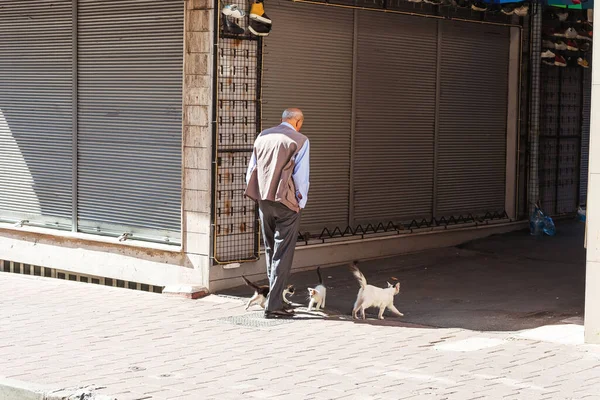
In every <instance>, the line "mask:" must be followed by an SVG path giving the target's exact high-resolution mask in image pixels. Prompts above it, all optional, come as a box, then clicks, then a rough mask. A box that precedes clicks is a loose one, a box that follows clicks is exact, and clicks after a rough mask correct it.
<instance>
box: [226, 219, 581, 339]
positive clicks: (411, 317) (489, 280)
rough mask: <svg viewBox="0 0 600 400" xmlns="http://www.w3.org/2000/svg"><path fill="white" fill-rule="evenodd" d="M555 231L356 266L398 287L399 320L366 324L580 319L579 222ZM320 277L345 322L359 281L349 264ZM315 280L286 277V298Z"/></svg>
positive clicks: (519, 324)
mask: <svg viewBox="0 0 600 400" xmlns="http://www.w3.org/2000/svg"><path fill="white" fill-rule="evenodd" d="M557 232H558V233H557V235H556V236H555V237H547V236H546V237H541V238H535V237H532V236H530V235H529V232H528V231H520V232H513V233H509V234H504V235H497V236H492V237H489V238H486V239H482V240H478V241H473V242H470V243H467V244H464V245H461V246H458V247H453V248H446V249H437V250H430V251H426V252H422V253H418V254H409V255H405V256H399V257H393V258H388V259H382V260H374V261H368V262H364V263H361V264H360V265H359V267H360V269H361V271H362V272H363V273H364V274H365V276H366V278H367V280H368V282H369V283H370V284H373V285H376V286H380V287H385V286H386V281H390V282H391V281H392V280H393V278H397V279H398V280H399V281H400V282H401V285H402V286H401V292H400V294H399V295H398V296H396V299H395V304H396V307H397V308H398V309H399V310H400V311H401V312H402V313H404V315H405V316H404V317H403V318H399V319H398V318H395V317H392V316H391V315H390V316H389V317H388V314H387V313H386V318H387V319H385V320H383V321H378V320H376V319H369V320H368V322H366V323H368V324H371V325H383V326H399V327H400V326H411V327H417V326H418V327H442V328H464V329H470V330H479V331H517V330H523V329H532V328H537V327H540V326H543V325H549V324H555V323H558V322H560V321H562V320H564V319H568V318H572V317H578V316H579V317H581V316H583V308H584V292H585V249H584V248H583V239H584V224H583V223H580V222H577V221H572V220H565V221H558V222H557ZM322 272H323V275H324V278H325V283H326V286H327V306H328V308H327V312H328V314H329V315H331V317H329V318H330V319H336V320H339V318H340V317H347V318H348V320H350V321H352V319H351V317H350V314H351V310H352V306H353V304H354V300H355V299H356V294H357V292H358V283H357V282H356V280H355V279H354V278H353V276H352V275H351V273H350V271H349V270H348V266H339V267H332V268H327V269H323V270H322ZM240 281H241V279H240ZM316 281H317V275H316V273H315V272H314V271H304V272H298V273H295V274H293V275H292V277H291V283H293V284H294V285H295V286H296V294H295V296H294V297H293V298H291V300H292V301H294V302H296V303H303V304H307V301H306V297H307V292H306V288H307V287H308V286H312V285H314V284H315V282H316ZM222 294H228V295H233V296H243V297H249V296H250V295H251V294H252V293H251V290H250V289H249V288H248V287H246V286H241V287H238V288H234V289H231V290H227V291H223V292H222ZM369 311H370V313H369ZM369 311H368V312H367V317H370V318H376V313H377V310H376V309H370V310H369ZM369 314H370V315H369ZM312 318H314V316H313V317H312ZM354 323H365V322H362V321H354Z"/></svg>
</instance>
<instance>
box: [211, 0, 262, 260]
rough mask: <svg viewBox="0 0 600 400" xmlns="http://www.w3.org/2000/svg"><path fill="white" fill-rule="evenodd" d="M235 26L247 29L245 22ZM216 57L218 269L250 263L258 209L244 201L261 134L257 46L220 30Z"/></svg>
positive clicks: (255, 250)
mask: <svg viewBox="0 0 600 400" xmlns="http://www.w3.org/2000/svg"><path fill="white" fill-rule="evenodd" d="M227 4H237V5H238V7H240V9H246V5H247V3H246V2H244V1H241V0H240V1H237V2H233V3H227ZM217 12H220V10H217ZM220 17H221V18H223V15H222V14H221V15H220ZM221 22H223V20H221ZM236 23H237V24H239V25H240V26H241V27H242V28H244V29H246V28H247V26H248V19H247V17H246V18H245V19H242V20H236ZM221 26H222V25H221ZM216 57H217V86H216V107H215V108H216V115H215V116H216V121H215V127H214V129H215V140H216V141H215V144H216V147H217V149H216V153H217V154H216V164H217V165H216V168H215V196H216V198H215V199H214V201H215V204H214V212H215V227H214V235H215V237H214V246H215V249H214V259H215V261H216V262H217V263H228V262H234V261H249V260H255V259H257V258H258V246H259V239H258V233H259V223H258V218H257V217H258V214H257V207H256V204H255V203H254V202H253V201H252V200H250V199H248V198H246V197H245V196H244V190H245V188H246V170H247V167H248V163H249V161H250V157H251V155H252V149H253V146H254V139H255V137H256V135H257V134H258V133H259V132H260V78H261V68H260V66H261V64H262V41H261V40H260V39H257V38H255V37H252V36H251V35H250V34H249V32H248V31H247V30H246V31H245V33H244V34H242V35H233V34H227V33H225V32H223V30H222V29H220V30H219V46H218V52H217V55H216Z"/></svg>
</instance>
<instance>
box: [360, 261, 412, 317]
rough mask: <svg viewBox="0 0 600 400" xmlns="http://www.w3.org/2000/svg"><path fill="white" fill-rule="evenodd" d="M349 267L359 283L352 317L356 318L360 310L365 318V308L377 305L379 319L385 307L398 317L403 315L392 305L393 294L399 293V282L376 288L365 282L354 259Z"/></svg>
mask: <svg viewBox="0 0 600 400" xmlns="http://www.w3.org/2000/svg"><path fill="white" fill-rule="evenodd" d="M350 269H351V271H352V274H354V276H355V277H356V279H357V280H358V283H359V284H360V290H359V291H358V296H357V297H356V302H355V303H354V308H353V309H352V318H355V319H356V318H358V317H357V314H358V312H359V311H360V312H361V315H362V319H366V318H365V309H367V308H369V307H379V319H383V312H384V311H385V309H386V308H387V309H388V310H390V311H391V312H393V313H394V314H396V315H397V316H399V317H403V316H404V314H402V313H401V312H400V311H398V309H397V308H396V307H395V306H394V296H396V295H397V294H398V293H400V282H398V283H396V284H395V285H392V284H391V283H389V282H388V283H387V284H388V287H387V288H386V289H383V288H378V287H376V286H373V285H369V284H367V279H366V278H365V276H364V275H363V274H362V272H360V270H359V269H358V263H357V262H356V261H355V262H354V263H353V264H352V266H351V267H350Z"/></svg>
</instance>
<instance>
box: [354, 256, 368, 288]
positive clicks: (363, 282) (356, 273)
mask: <svg viewBox="0 0 600 400" xmlns="http://www.w3.org/2000/svg"><path fill="white" fill-rule="evenodd" d="M350 271H352V274H353V275H354V277H355V278H356V279H357V280H358V283H359V284H360V287H361V288H364V287H365V286H367V278H365V276H364V275H363V274H362V272H360V270H359V269H358V263H357V262H356V261H354V262H353V263H352V266H351V267H350Z"/></svg>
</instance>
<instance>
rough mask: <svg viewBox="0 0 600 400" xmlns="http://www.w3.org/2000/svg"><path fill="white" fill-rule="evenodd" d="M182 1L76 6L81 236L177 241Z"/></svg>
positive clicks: (87, 1) (118, 0) (124, 0)
mask: <svg viewBox="0 0 600 400" xmlns="http://www.w3.org/2000/svg"><path fill="white" fill-rule="evenodd" d="M183 17H184V12H183V2H182V1H140V0H107V1H102V2H98V1H93V0H81V1H80V3H79V19H78V41H79V43H78V47H79V64H78V73H79V90H78V100H79V126H78V132H79V142H78V149H79V150H78V151H79V176H78V180H79V191H78V203H79V209H78V212H79V219H80V229H81V230H84V231H85V230H91V231H94V230H95V229H96V228H97V227H100V228H101V229H102V230H106V231H115V232H118V229H124V230H127V231H129V232H134V233H140V234H141V235H144V236H149V237H156V238H163V237H164V236H169V237H170V238H171V240H173V239H175V240H179V238H180V229H181V129H182V128H181V127H182V104H181V98H182V70H183V34H184V32H183Z"/></svg>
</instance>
